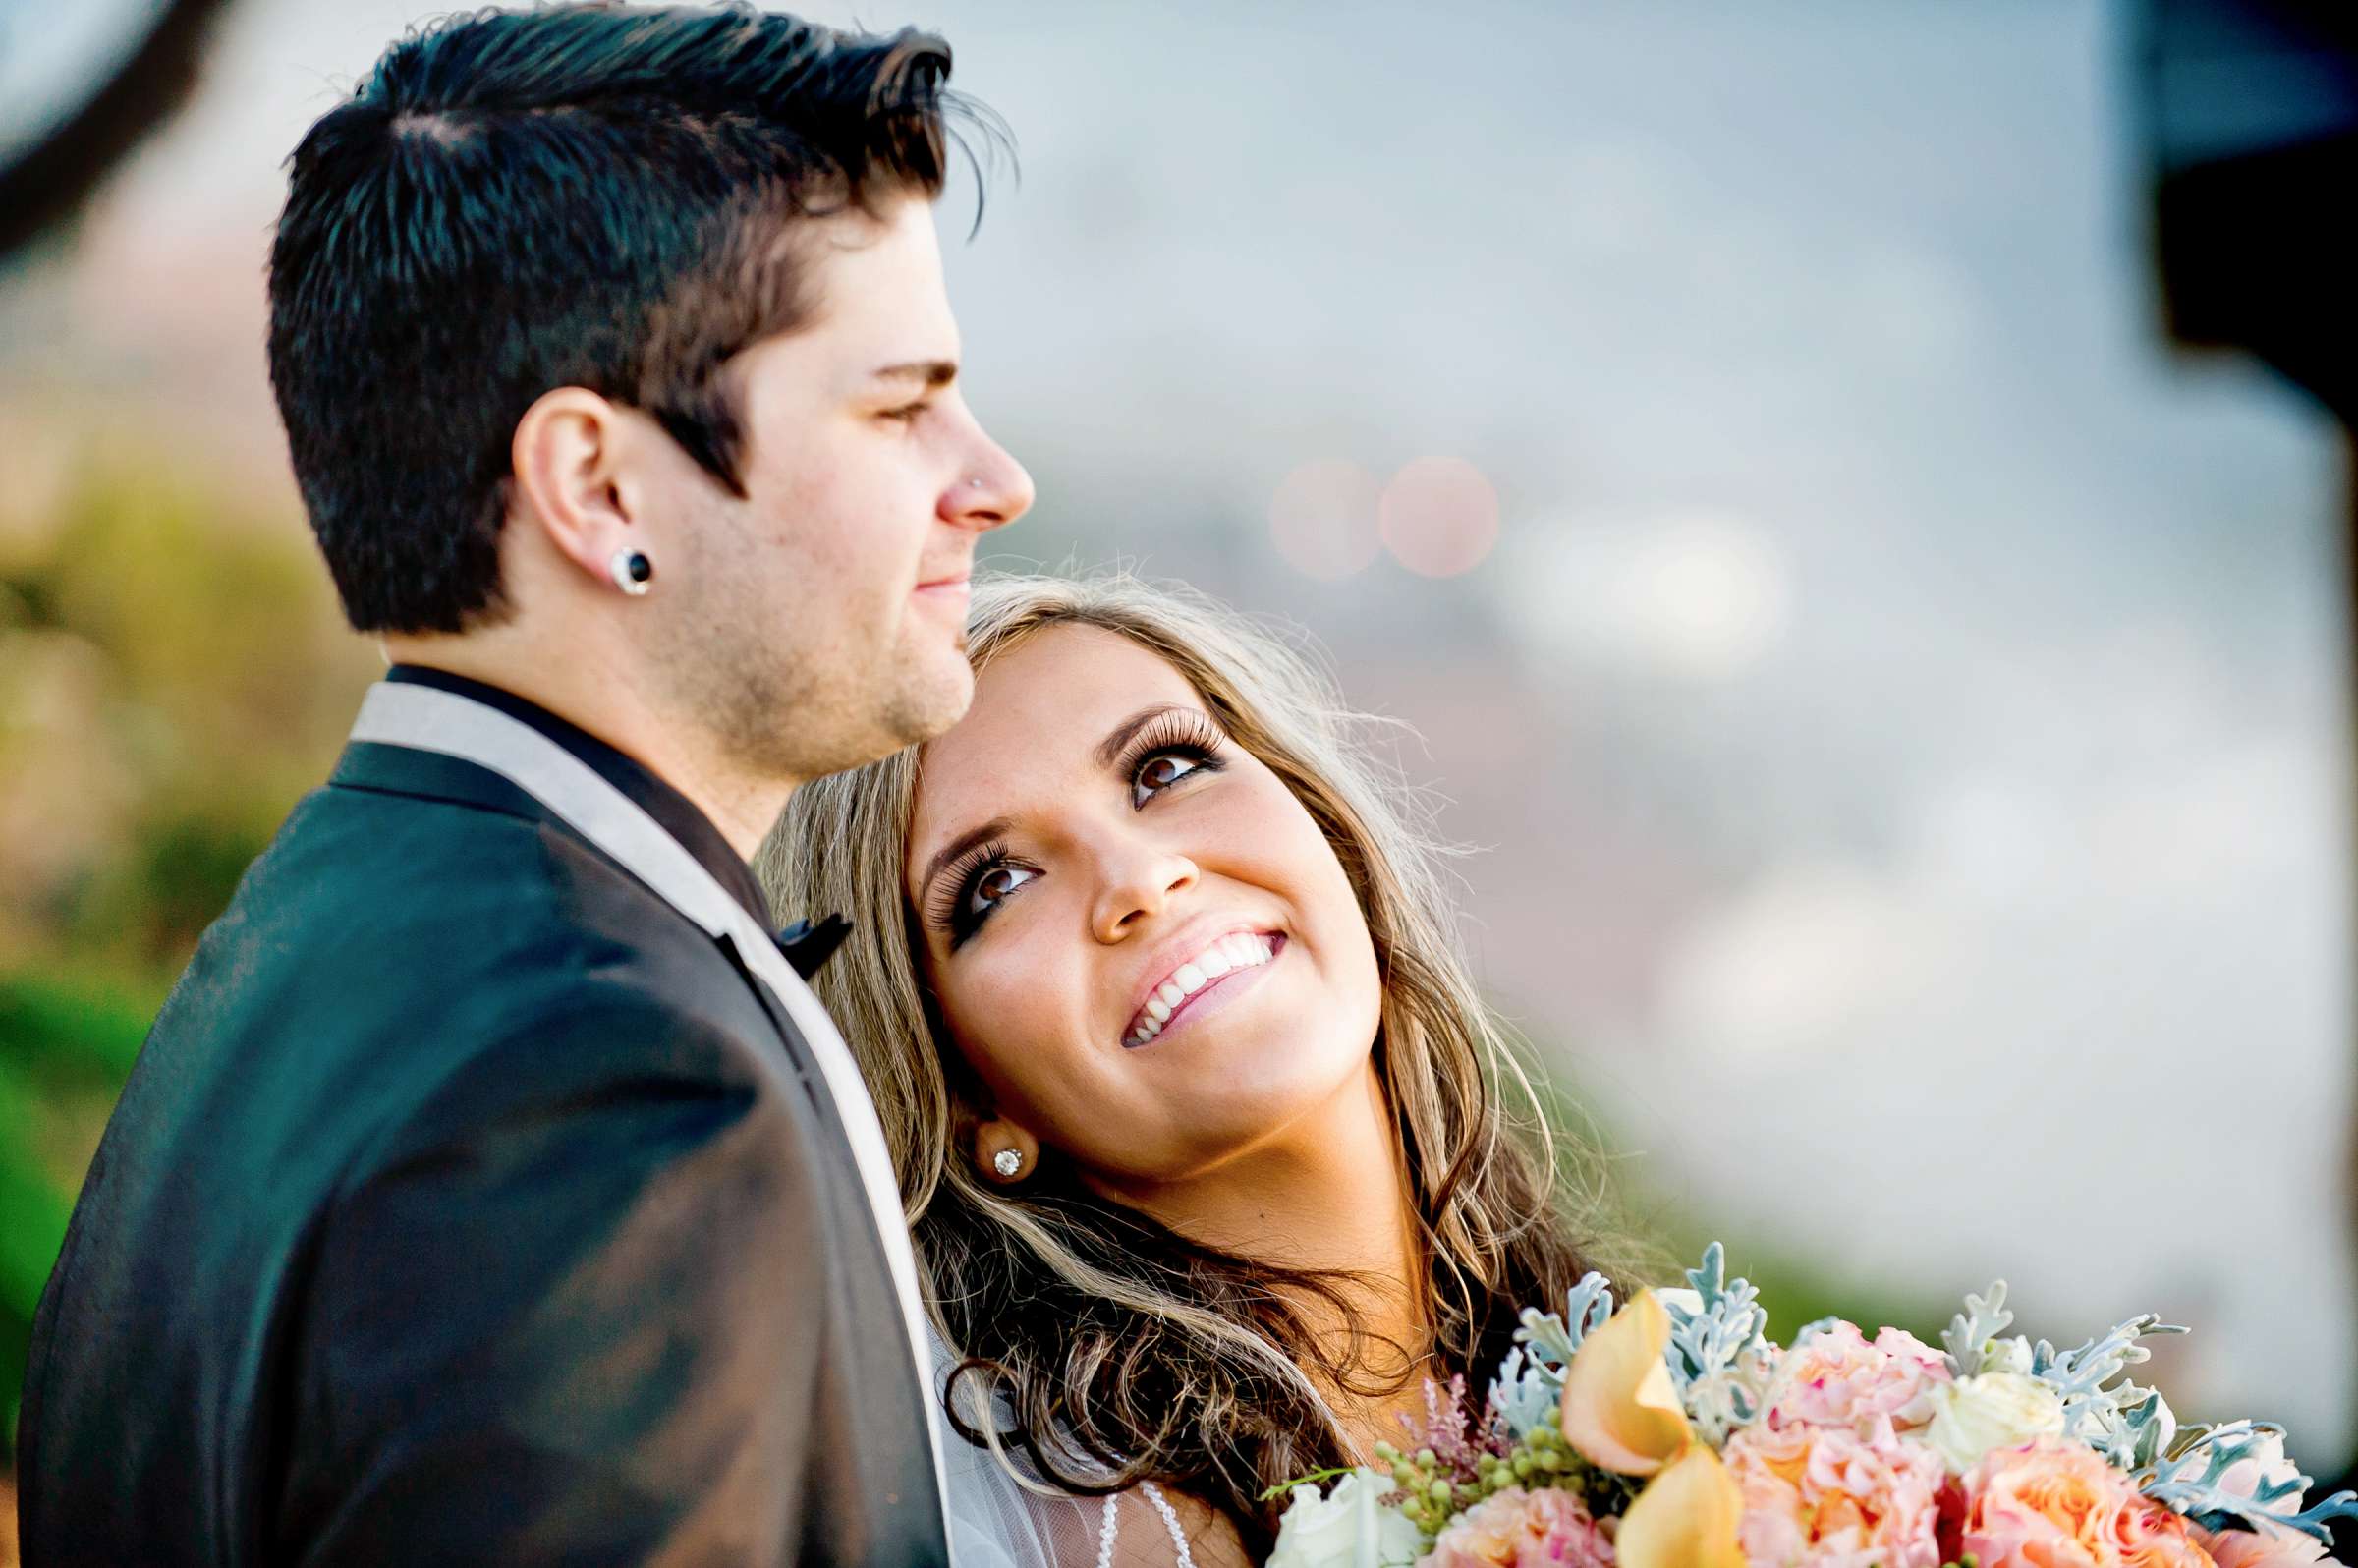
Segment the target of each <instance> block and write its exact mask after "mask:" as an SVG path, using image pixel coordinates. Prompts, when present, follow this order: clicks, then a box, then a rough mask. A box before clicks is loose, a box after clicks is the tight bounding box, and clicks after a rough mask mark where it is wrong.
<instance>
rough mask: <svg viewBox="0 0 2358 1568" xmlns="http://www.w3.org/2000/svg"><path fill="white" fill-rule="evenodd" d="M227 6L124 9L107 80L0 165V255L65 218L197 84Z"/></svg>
mask: <svg viewBox="0 0 2358 1568" xmlns="http://www.w3.org/2000/svg"><path fill="white" fill-rule="evenodd" d="M229 4H230V0H169V3H167V4H164V5H162V6H157V7H135V8H126V9H127V10H128V11H129V12H130V14H129V15H127V16H126V17H125V24H126V30H127V31H131V32H134V33H135V34H136V35H135V36H131V37H126V38H125V39H123V41H122V47H121V48H120V50H119V51H118V52H117V53H116V54H115V55H114V57H113V58H114V60H115V62H116V63H115V65H114V66H113V69H112V71H111V74H108V75H105V76H101V77H98V78H95V79H93V80H92V82H91V83H90V84H89V88H88V90H87V92H86V93H85V94H84V96H83V97H81V98H80V99H79V100H78V101H77V102H76V104H75V106H74V107H72V108H70V109H68V110H67V111H66V113H65V115H64V117H63V118H61V119H60V120H58V122H57V123H56V124H54V125H52V126H50V127H48V128H47V129H46V130H44V131H43V132H42V133H41V134H40V135H39V136H38V137H37V138H35V139H34V140H32V141H31V142H30V143H28V145H27V146H26V147H24V148H23V149H22V150H21V151H20V152H19V153H18V154H17V155H16V156H14V157H13V158H11V159H10V160H9V161H8V162H7V163H6V164H5V165H0V256H4V255H7V254H8V253H9V252H13V251H15V250H16V249H17V248H18V247H19V246H22V245H24V244H25V243H26V242H27V241H28V240H30V239H32V238H33V237H34V236H35V235H37V234H39V233H41V232H42V231H44V230H46V229H47V228H49V226H50V225H52V224H54V223H57V222H59V221H60V220H62V219H64V218H66V217H68V216H70V215H71V214H72V213H73V211H74V210H75V209H76V208H77V207H79V206H80V205H81V204H82V203H83V201H84V198H86V197H87V196H89V194H90V193H91V192H92V191H94V190H96V189H97V188H98V183H99V182H100V181H101V180H103V179H104V178H105V177H106V175H107V172H108V171H109V170H111V169H112V168H114V166H115V165H116V163H118V162H119V161H121V159H122V158H123V156H124V154H126V153H128V152H129V151H131V149H132V148H133V147H135V146H137V145H138V144H139V142H140V138H141V137H143V136H145V135H146V134H147V133H148V132H149V131H150V130H152V129H154V128H155V127H156V126H158V125H160V124H162V123H163V121H164V120H166V119H168V118H169V117H170V116H171V115H172V113H173V112H174V111H175V110H177V109H178V108H179V107H180V106H181V104H182V103H184V102H186V101H187V99H188V96H189V90H190V88H191V87H193V86H194V85H195V84H196V82H197V55H198V53H199V51H200V50H201V49H202V47H203V44H204V39H205V35H206V32H207V30H208V29H209V28H210V27H211V25H212V23H213V22H214V20H215V19H216V18H217V17H219V16H220V14H221V13H222V12H224V11H226V10H228V9H229Z"/></svg>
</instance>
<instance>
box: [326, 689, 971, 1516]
mask: <svg viewBox="0 0 2358 1568" xmlns="http://www.w3.org/2000/svg"><path fill="white" fill-rule="evenodd" d="M352 738H353V739H354V740H355V741H368V742H374V743H376V744H378V745H382V746H399V747H407V748H409V749H411V750H413V751H419V752H437V753H440V754H442V755H444V756H457V757H463V758H465V759H466V760H468V761H470V762H473V763H475V764H476V765H477V766H478V767H483V768H488V769H489V770H490V771H492V772H494V773H497V774H499V775H500V776H501V777H502V778H505V779H507V780H509V781H510V782H512V783H514V784H515V785H516V786H517V787H518V788H520V789H522V790H524V791H525V792H526V793H527V794H529V795H531V796H532V797H533V799H534V800H536V801H538V802H539V803H540V804H541V805H542V806H543V807H545V808H547V810H548V811H549V812H552V813H554V814H555V815H556V816H558V817H559V818H561V819H562V820H564V821H565V822H566V823H567V824H568V825H569V826H571V827H572V828H573V829H574V831H576V832H578V833H580V834H581V835H582V836H583V837H584V838H587V839H588V840H589V842H590V843H592V844H595V845H596V846H597V847H598V848H599V849H600V850H602V851H604V852H605V853H606V854H607V855H608V856H610V857H612V859H613V860H614V861H616V862H617V863H618V864H620V865H621V866H622V867H623V868H625V869H626V870H628V871H630V873H631V874H632V875H634V876H636V877H638V878H639V879H640V880H641V881H643V882H645V883H646V885H647V886H648V887H649V888H651V889H653V890H654V892H655V893H656V894H657V895H658V896H659V897H661V898H662V899H663V901H664V902H665V903H667V904H670V905H671V906H672V907H673V908H674V909H677V910H678V911H679V912H680V913H681V914H682V915H685V916H686V917H687V918H688V919H690V920H692V921H694V922H695V923H696V924H698V925H700V926H702V927H703V929H704V931H705V932H706V933H707V934H708V935H710V936H711V937H712V938H713V939H714V940H715V941H726V942H728V943H729V945H730V946H731V947H732V948H733V949H734V956H735V958H736V960H737V962H738V964H739V965H740V966H741V967H742V968H744V969H745V970H747V971H749V972H750V973H751V974H752V976H753V977H754V978H755V979H756V980H758V981H759V983H758V985H757V986H756V990H755V993H756V995H757V996H758V997H760V999H761V1001H762V1003H763V1005H764V1007H765V1009H767V1010H768V1011H769V1012H770V1014H771V1017H772V1018H773V1020H774V1019H779V1018H780V1015H781V1013H782V1015H783V1018H782V1022H783V1023H784V1024H785V1025H787V1026H790V1027H791V1030H792V1033H793V1035H794V1036H796V1037H798V1038H800V1039H801V1041H802V1042H803V1045H804V1047H805V1050H806V1051H807V1052H808V1054H809V1057H810V1060H811V1062H812V1064H813V1065H814V1066H815V1067H816V1068H817V1070H818V1076H817V1081H816V1082H815V1083H814V1084H813V1085H812V1089H813V1090H814V1091H818V1092H825V1093H826V1095H827V1097H828V1099H829V1100H830V1101H831V1102H832V1105H833V1110H834V1119H835V1121H836V1122H837V1123H838V1124H839V1125H840V1126H841V1127H842V1129H843V1134H844V1141H845V1143H846V1144H848V1145H849V1146H850V1148H851V1151H852V1161H853V1164H854V1165H855V1166H856V1167H857V1168H858V1175H859V1177H860V1182H861V1186H862V1188H863V1190H864V1191H865V1193H866V1196H867V1198H868V1204H869V1210H870V1217H871V1218H872V1219H873V1220H874V1221H875V1228H876V1238H877V1241H878V1242H879V1243H880V1244H881V1247H882V1251H883V1254H884V1261H885V1264H886V1266H887V1267H888V1268H889V1269H890V1271H891V1274H892V1281H893V1286H894V1293H895V1294H896V1295H897V1296H898V1297H899V1298H900V1304H901V1318H902V1323H901V1328H902V1332H903V1334H904V1335H905V1336H906V1337H907V1340H908V1345H909V1361H910V1366H911V1367H912V1368H913V1369H914V1370H915V1372H916V1375H917V1386H918V1389H919V1391H920V1398H921V1400H922V1401H923V1403H924V1405H925V1408H926V1423H925V1428H926V1444H927V1447H928V1448H929V1449H930V1451H931V1458H932V1463H933V1480H934V1496H935V1497H936V1499H937V1500H939V1501H940V1502H941V1504H942V1507H943V1515H942V1532H943V1539H944V1540H947V1539H948V1533H949V1516H948V1499H947V1493H946V1491H945V1490H944V1488H943V1485H942V1460H941V1433H940V1430H939V1429H938V1427H937V1424H936V1423H935V1422H934V1421H933V1420H932V1419H931V1417H932V1401H931V1399H930V1398H929V1397H928V1394H929V1390H930V1389H931V1388H932V1386H933V1369H932V1361H931V1357H930V1355H929V1352H928V1350H927V1342H926V1326H925V1317H924V1313H923V1309H922V1308H921V1306H920V1304H919V1297H918V1285H917V1260H916V1259H915V1257H914V1256H913V1255H912V1254H911V1252H910V1250H909V1227H908V1223H907V1221H906V1220H905V1219H904V1218H903V1217H902V1213H901V1203H900V1187H899V1183H898V1182H897V1181H896V1180H895V1179H894V1176H893V1172H892V1158H891V1155H890V1153H889V1152H888V1150H887V1149H886V1148H885V1145H884V1129H883V1127H882V1126H881V1125H880V1124H879V1123H878V1122H877V1120H876V1111H875V1105H874V1104H873V1102H871V1101H870V1099H869V1097H868V1089H867V1086H866V1085H865V1084H864V1083H863V1082H862V1081H861V1078H860V1069H859V1065H858V1063H856V1062H855V1061H854V1060H853V1058H852V1053H851V1050H850V1048H849V1047H848V1046H846V1045H845V1044H844V1042H843V1036H841V1035H840V1034H839V1033H837V1031H836V1029H835V1024H834V1021H833V1020H832V1019H830V1018H829V1017H828V1016H827V1012H826V1009H825V1008H823V1007H821V1006H820V1005H819V1003H818V998H817V997H816V996H814V995H813V994H812V993H811V988H810V987H809V986H808V985H806V984H804V983H803V979H802V977H801V976H799V975H797V974H796V973H795V972H794V968H793V966H792V965H790V964H788V963H787V962H786V957H785V955H784V954H783V953H781V952H779V951H778V947H777V943H776V942H775V941H774V940H773V939H772V938H771V936H770V934H769V932H767V931H765V930H763V929H762V928H761V925H760V923H759V922H758V921H756V920H755V919H754V917H753V916H752V915H750V914H749V913H747V911H746V909H745V906H744V905H742V904H740V903H738V902H737V900H736V899H734V898H732V897H730V896H729V894H728V892H727V890H726V889H724V888H723V887H722V886H721V885H720V884H719V883H718V882H716V881H714V880H713V879H712V875H711V873H710V872H709V871H707V870H705V869H704V868H703V867H702V866H701V865H700V864H698V862H697V860H696V857H695V856H693V855H691V854H689V853H688V851H687V850H686V849H685V848H683V847H682V846H681V845H680V842H679V841H678V840H677V839H675V838H673V837H672V836H671V835H670V834H669V833H666V832H665V831H663V829H662V827H661V826H660V825H658V824H657V823H656V821H655V820H654V818H653V817H651V816H649V815H647V814H646V812H644V811H642V810H641V809H640V808H639V806H638V805H637V804H636V803H635V802H633V801H632V800H631V799H630V798H629V797H628V796H626V795H624V794H623V793H622V792H621V791H620V790H618V789H616V788H615V787H614V786H613V785H611V784H609V783H607V782H606V781H605V780H604V779H602V778H600V777H599V776H598V775H597V773H596V771H595V770H594V769H592V768H591V767H589V765H588V764H587V763H585V762H583V761H582V760H581V759H580V758H579V757H577V756H574V755H573V754H572V753H570V752H568V751H566V750H565V749H564V748H563V747H561V746H559V745H557V744H556V743H555V742H554V741H552V740H550V739H548V737H546V736H544V735H542V734H540V733H539V732H538V731H537V730H535V729H533V727H532V726H531V725H529V724H524V723H520V722H518V721H517V720H515V719H513V718H510V717H509V716H508V715H506V714H505V713H502V712H499V711H498V710H497V709H495V708H491V707H488V706H485V705H484V704H483V703H480V702H477V701H474V700H471V699H468V698H464V697H461V696H459V695H457V694H456V693H453V692H444V691H439V690H436V689H435V688H432V687H428V686H412V685H406V684H389V683H388V684H380V685H377V686H375V687H372V688H370V689H369V692H368V695H367V697H366V699H365V700H363V702H362V703H361V712H360V717H359V719H358V720H357V721H356V722H355V723H354V725H353V731H352ZM764 1065H765V1066H766V1067H768V1069H769V1070H770V1071H772V1072H777V1073H780V1074H781V1076H782V1074H783V1071H784V1069H785V1068H786V1067H787V1066H788V1065H789V1064H788V1063H786V1062H785V1061H784V1060H783V1059H780V1060H776V1061H771V1060H768V1059H767V1058H764Z"/></svg>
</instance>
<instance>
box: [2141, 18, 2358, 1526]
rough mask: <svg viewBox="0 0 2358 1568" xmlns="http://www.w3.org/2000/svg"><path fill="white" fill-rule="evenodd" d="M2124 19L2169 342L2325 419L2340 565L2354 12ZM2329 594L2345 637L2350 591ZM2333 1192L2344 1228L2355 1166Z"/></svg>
mask: <svg viewBox="0 0 2358 1568" xmlns="http://www.w3.org/2000/svg"><path fill="white" fill-rule="evenodd" d="M2142 12H2143V15H2142V22H2143V39H2142V42H2143V49H2142V51H2141V57H2140V59H2139V62H2138V69H2139V71H2140V73H2141V76H2140V80H2139V82H2138V84H2137V88H2138V91H2137V101H2138V113H2139V115H2140V116H2141V118H2142V122H2143V123H2142V125H2141V126H2140V127H2139V132H2140V139H2141V140H2142V142H2143V144H2144V151H2145V154H2146V159H2147V167H2148V170H2149V178H2150V179H2151V181H2152V196H2153V222H2154V247H2155V258H2156V260H2157V261H2158V262H2159V263H2160V267H2161V302H2162V309H2163V314H2164V319H2165V321H2166V323H2167V327H2168V331H2169V335H2170V337H2171V338H2172V339H2173V340H2174V341H2175V342H2177V343H2178V344H2180V345H2182V346H2185V347H2189V348H2205V349H2214V348H2227V349H2242V350H2248V351H2249V352H2250V353H2252V354H2254V355H2256V356H2258V357H2259V358H2260V359H2261V360H2262V361H2264V362H2266V363H2267V364H2269V365H2271V366H2272V367H2274V369H2275V370H2276V371H2277V372H2278V373H2279V374H2281V375H2283V376H2284V377H2285V378H2286V379H2287V380H2289V381H2291V382H2293V383H2294V384H2295V385H2297V386H2300V387H2302V388H2304V389H2305V390H2307V391H2308V392H2309V393H2311V394H2312V395H2313V396H2315V397H2316V398H2317V399H2318V400H2319V401H2320V402H2321V403H2323V404H2324V405H2325V406H2326V408H2327V409H2329V410H2330V411H2331V413H2332V415H2333V417H2334V418H2335V419H2336V420H2339V421H2340V422H2341V425H2342V430H2343V434H2344V445H2345V450H2346V451H2349V452H2350V453H2351V454H2352V467H2351V474H2352V484H2351V493H2350V497H2349V504H2350V505H2351V507H2352V511H2351V517H2350V522H2351V528H2350V531H2349V532H2347V533H2346V534H2345V535H2344V542H2343V549H2344V552H2345V559H2349V560H2353V561H2358V303H2354V296H2358V239H2353V235H2358V223H2353V222H2352V221H2351V208H2352V206H2353V199H2352V198H2353V196H2358V4H2354V3H2353V0H2309V3H2301V0H2144V4H2143V7H2142ZM2345 594H2347V595H2348V597H2347V602H2348V603H2349V605H2350V606H2351V610H2352V615H2351V619H2352V623H2353V625H2354V626H2358V579H2350V578H2345ZM2351 1136H2352V1140H2353V1141H2352V1145H2351V1155H2352V1157H2353V1159H2354V1160H2358V1129H2353V1133H2352V1135H2351ZM2344 1180H2345V1182H2346V1183H2347V1184H2348V1193H2349V1203H2350V1205H2351V1207H2350V1211H2351V1219H2352V1226H2353V1230H2354V1231H2358V1166H2353V1168H2351V1169H2349V1170H2346V1171H2345V1173H2344ZM2312 1463H2314V1460H2312ZM2344 1487H2352V1488H2358V1465H2354V1466H2353V1467H2352V1468H2351V1470H2350V1471H2349V1472H2347V1473H2346V1474H2344V1475H2343V1476H2341V1477H2340V1478H2339V1479H2338V1480H2334V1481H2330V1482H2328V1483H2326V1489H2327V1490H2340V1489H2342V1488H2344ZM2313 1495H2315V1494H2313ZM2335 1531H2336V1537H2335V1545H2336V1549H2337V1550H2338V1551H2341V1552H2344V1553H2346V1552H2348V1551H2349V1550H2350V1549H2351V1548H2352V1547H2353V1546H2358V1529H2353V1528H2352V1527H2351V1524H2350V1522H2349V1521H2346V1520H2344V1521H2341V1522H2339V1523H2338V1524H2337V1525H2336V1526H2335Z"/></svg>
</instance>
